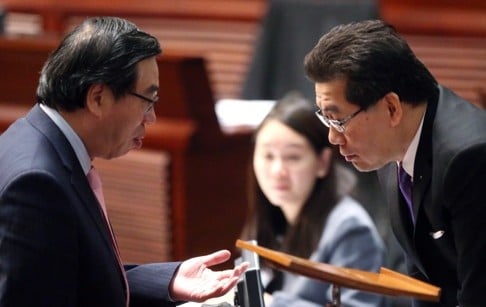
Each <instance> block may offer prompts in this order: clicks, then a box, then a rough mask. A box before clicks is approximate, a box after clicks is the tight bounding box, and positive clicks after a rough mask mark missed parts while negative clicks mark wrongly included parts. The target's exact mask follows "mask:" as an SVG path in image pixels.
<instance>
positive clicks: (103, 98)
mask: <svg viewBox="0 0 486 307" xmlns="http://www.w3.org/2000/svg"><path fill="white" fill-rule="evenodd" d="M160 52H161V49H160V46H159V43H158V41H157V39H156V38H155V37H153V36H151V35H149V34H147V33H145V32H142V31H140V30H139V29H137V27H136V26H135V25H134V24H132V23H130V22H128V21H126V20H123V19H120V18H114V17H94V18H90V19H87V20H86V21H84V22H83V23H82V24H81V25H80V26H78V27H76V28H75V29H74V30H73V31H72V32H70V33H69V34H68V35H67V36H66V37H65V38H64V39H63V40H62V42H61V44H60V46H59V47H58V48H57V49H56V50H55V51H54V52H53V53H52V54H51V55H50V57H49V58H48V60H47V61H46V63H45V65H44V67H43V69H42V72H41V76H40V80H39V85H38V88H37V104H36V105H35V106H34V107H33V108H32V109H31V110H30V112H29V113H28V114H27V115H26V116H25V117H24V118H21V119H19V120H17V121H16V122H15V123H13V124H12V125H11V126H10V127H9V128H8V130H6V131H5V132H4V133H3V134H2V135H1V136H0V306H6V307H7V306H15V307H18V306H46V307H47V306H65V307H66V306H78V307H79V306H86V307H92V306H105V307H115V306H117V307H118V306H128V305H130V306H172V305H175V304H176V302H180V301H197V302H201V301H205V300H206V299H208V298H211V297H216V296H221V295H223V294H224V293H226V292H227V291H229V290H230V289H232V288H233V286H234V285H235V284H236V283H237V281H238V278H239V276H240V275H241V274H242V272H243V271H244V270H245V269H246V267H247V263H245V264H242V265H238V266H236V267H235V268H234V269H232V270H225V271H213V270H211V269H209V267H211V266H213V265H216V264H219V263H222V262H224V261H226V260H228V259H229V257H230V253H229V251H226V250H221V251H217V252H215V253H212V254H209V255H205V256H201V257H195V258H192V259H189V260H186V261H184V262H182V263H180V262H174V263H153V264H143V265H135V266H130V267H123V265H122V261H121V259H120V258H119V253H118V249H117V247H116V241H115V240H114V236H113V232H112V230H111V226H110V223H109V221H108V217H107V216H106V210H105V207H104V199H103V196H102V193H101V189H100V187H101V186H100V183H99V178H98V176H97V175H96V172H95V171H94V169H93V168H92V163H91V162H92V160H93V159H95V158H103V159H112V158H116V157H119V156H121V155H124V154H126V153H127V152H128V151H129V150H131V149H134V148H140V147H141V146H142V142H143V138H144V135H145V127H146V125H149V124H152V123H154V122H155V120H156V118H155V112H154V108H153V107H154V103H156V102H157V100H158V97H157V96H158V89H159V88H158V86H159V72H158V67H157V62H156V56H158V55H159V54H160ZM162 73H164V72H162ZM19 81H21V80H19ZM164 103H165V102H164ZM166 103H170V102H166Z"/></svg>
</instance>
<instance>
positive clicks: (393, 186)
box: [378, 87, 486, 306]
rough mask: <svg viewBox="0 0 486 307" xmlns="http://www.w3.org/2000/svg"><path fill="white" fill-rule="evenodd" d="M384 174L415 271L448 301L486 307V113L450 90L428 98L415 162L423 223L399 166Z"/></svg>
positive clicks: (445, 303) (394, 220)
mask: <svg viewBox="0 0 486 307" xmlns="http://www.w3.org/2000/svg"><path fill="white" fill-rule="evenodd" d="M378 175H379V178H380V182H381V184H382V185H383V190H384V193H385V194H386V200H387V201H388V203H389V205H390V214H391V224H392V228H393V231H394V233H395V235H396V237H397V239H398V241H399V242H400V244H401V245H402V247H403V248H404V250H405V252H406V254H407V256H408V260H409V264H410V274H411V275H413V276H415V277H418V278H420V279H423V280H425V281H427V282H430V283H432V284H435V285H437V286H439V287H441V289H442V294H441V304H440V306H456V305H458V304H460V306H486V260H485V259H486V230H485V225H486V189H485V188H486V111H484V110H480V109H478V108H476V107H474V106H473V105H472V104H471V103H469V102H467V101H465V100H463V99H461V98H459V97H457V96H456V95H455V94H454V93H452V92H451V91H450V90H448V89H446V88H443V87H440V96H439V99H438V102H436V101H430V102H429V103H428V106H427V111H426V114H425V118H424V124H423V130H422V134H421V136H420V141H419V146H418V150H417V156H416V158H415V166H414V176H413V177H414V183H413V192H412V194H413V206H414V215H415V220H416V224H415V226H414V225H413V224H412V222H411V219H410V216H409V212H408V209H407V208H406V204H405V202H404V199H403V197H402V196H401V194H400V192H399V189H398V183H397V166H396V163H391V164H390V165H387V166H386V167H384V168H383V169H381V170H379V171H378ZM416 305H417V306H428V304H425V303H420V302H416ZM432 306H433V305H432Z"/></svg>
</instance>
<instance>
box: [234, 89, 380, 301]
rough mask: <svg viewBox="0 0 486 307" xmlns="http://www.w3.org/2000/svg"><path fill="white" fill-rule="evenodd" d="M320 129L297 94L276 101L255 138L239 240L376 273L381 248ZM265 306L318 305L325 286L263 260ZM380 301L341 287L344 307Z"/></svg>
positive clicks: (326, 295)
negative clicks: (250, 179)
mask: <svg viewBox="0 0 486 307" xmlns="http://www.w3.org/2000/svg"><path fill="white" fill-rule="evenodd" d="M327 129H328V128H326V127H325V126H324V125H323V124H322V123H321V122H320V121H319V119H318V118H317V117H316V116H315V114H314V109H313V107H312V106H311V104H310V103H309V102H308V101H306V100H305V99H304V98H302V97H301V96H299V95H296V94H292V95H287V96H286V97H284V98H283V99H282V100H280V101H278V102H277V103H276V105H275V106H274V108H273V109H272V110H271V111H270V113H269V114H268V115H267V116H266V117H265V119H264V120H263V122H262V123H261V124H260V126H259V127H258V128H257V130H256V133H255V147H254V153H253V173H254V175H253V174H252V176H251V177H252V184H251V185H250V186H251V196H250V204H249V212H248V215H247V217H248V218H247V221H246V223H245V226H244V228H243V234H242V237H243V239H245V240H257V242H258V245H260V246H264V247H268V248H271V249H274V250H279V251H282V252H286V253H289V254H292V255H295V256H299V257H303V258H308V259H310V260H313V261H318V262H324V263H328V264H331V265H334V266H339V267H348V268H356V269H361V270H366V271H372V272H377V271H378V270H379V268H380V267H381V266H382V264H383V261H384V247H383V243H382V241H381V238H380V235H379V234H378V231H377V230H376V228H375V226H374V224H373V222H372V220H371V218H370V216H369V215H368V213H367V212H366V211H365V210H364V209H363V208H362V206H361V205H360V204H359V203H358V202H356V201H355V200H354V199H352V198H351V197H350V196H348V193H349V192H350V191H351V189H352V188H353V186H354V182H355V178H354V177H353V174H352V173H351V172H350V171H349V170H346V169H345V168H344V167H343V166H340V165H338V164H337V163H336V161H335V158H334V156H333V152H332V149H331V145H330V144H329V142H328V139H327V135H328V131H327ZM262 281H263V284H264V286H265V305H266V306H267V307H277V306H299V307H305V306H309V307H310V306H324V305H325V304H326V303H327V302H331V301H332V294H331V290H332V289H331V288H332V287H331V285H330V284H328V283H324V282H321V281H319V280H316V279H310V278H307V277H303V276H299V275H294V274H292V273H289V272H282V271H279V270H275V269H272V268H270V267H268V266H266V264H265V262H263V263H262ZM383 303H384V300H383V298H382V297H380V296H378V295H375V294H372V293H368V292H361V291H357V290H354V289H345V288H342V289H341V305H342V306H360V307H361V306H373V307H376V306H382V305H383Z"/></svg>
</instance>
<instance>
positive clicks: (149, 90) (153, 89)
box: [143, 85, 159, 94]
mask: <svg viewBox="0 0 486 307" xmlns="http://www.w3.org/2000/svg"><path fill="white" fill-rule="evenodd" d="M158 91H159V86H158V85H151V86H149V87H148V88H147V89H145V90H144V91H143V92H144V93H147V94H152V93H154V92H158Z"/></svg>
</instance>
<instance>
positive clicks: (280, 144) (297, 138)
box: [253, 120, 328, 223]
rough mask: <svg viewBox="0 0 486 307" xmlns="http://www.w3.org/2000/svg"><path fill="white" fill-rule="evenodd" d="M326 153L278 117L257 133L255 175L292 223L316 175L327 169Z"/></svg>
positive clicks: (322, 173)
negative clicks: (317, 152) (313, 145)
mask: <svg viewBox="0 0 486 307" xmlns="http://www.w3.org/2000/svg"><path fill="white" fill-rule="evenodd" d="M324 156H325V155H319V154H316V152H315V151H314V149H313V147H312V146H311V144H310V143H309V141H308V140H307V139H306V138H305V137H304V136H303V135H301V134H299V133H297V132H296V131H295V130H292V129H291V128H290V127H288V126H286V125H284V124H283V123H281V122H279V121H277V120H268V121H267V122H266V123H265V124H264V125H263V126H262V127H261V128H260V130H259V132H258V133H257V136H256V141H255V151H254V154H253V169H254V172H255V175H256V179H257V181H258V184H259V186H260V188H261V189H262V191H263V193H264V194H265V196H266V197H267V198H268V199H269V201H270V202H271V203H272V204H273V205H275V206H278V207H280V208H281V209H282V211H283V212H284V215H285V216H286V218H287V220H288V221H289V222H290V223H292V222H293V221H294V220H295V218H296V217H297V216H298V214H299V212H300V210H301V209H302V207H303V205H304V203H305V201H306V200H307V198H308V197H309V196H310V194H311V192H312V189H313V187H314V184H315V181H316V179H317V178H318V177H323V176H325V174H326V173H327V167H328V161H323V159H324V158H323V157H324Z"/></svg>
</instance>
